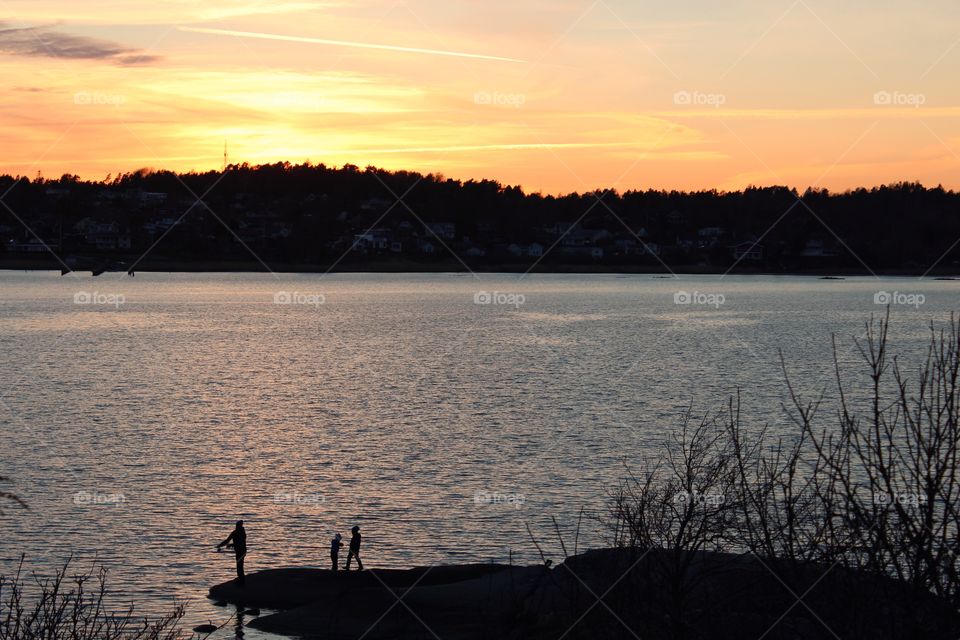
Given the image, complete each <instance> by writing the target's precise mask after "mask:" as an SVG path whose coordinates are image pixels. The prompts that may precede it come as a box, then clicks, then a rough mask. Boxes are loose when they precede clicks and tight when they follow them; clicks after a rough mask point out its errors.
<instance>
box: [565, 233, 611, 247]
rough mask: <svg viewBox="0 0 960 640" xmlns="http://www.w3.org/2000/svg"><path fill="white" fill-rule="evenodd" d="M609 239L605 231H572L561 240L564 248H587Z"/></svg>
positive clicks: (608, 234)
mask: <svg viewBox="0 0 960 640" xmlns="http://www.w3.org/2000/svg"><path fill="white" fill-rule="evenodd" d="M609 237H610V232H609V231H607V230H606V229H574V230H573V231H571V232H570V233H568V234H567V235H565V236H564V237H563V240H561V244H563V246H565V247H589V246H592V245H594V244H595V243H597V242H599V241H600V240H605V239H607V238H609Z"/></svg>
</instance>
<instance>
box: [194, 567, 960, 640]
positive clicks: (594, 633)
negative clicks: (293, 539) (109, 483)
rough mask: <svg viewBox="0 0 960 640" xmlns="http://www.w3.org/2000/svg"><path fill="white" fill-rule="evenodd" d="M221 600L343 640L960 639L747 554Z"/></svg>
mask: <svg viewBox="0 0 960 640" xmlns="http://www.w3.org/2000/svg"><path fill="white" fill-rule="evenodd" d="M210 598H212V599H214V600H215V601H218V602H221V603H230V604H234V605H237V606H238V607H248V608H260V607H263V608H268V609H277V610H279V611H278V612H277V613H271V614H267V615H263V616H260V617H256V618H254V619H253V620H252V621H251V622H250V623H249V625H248V626H250V627H251V628H255V629H260V630H263V631H268V632H271V633H277V634H281V635H286V636H291V637H301V638H327V639H337V640H340V639H343V640H346V639H348V638H349V639H354V640H355V639H357V638H361V637H363V638H369V639H371V640H375V639H384V640H385V639H387V638H394V639H413V638H435V637H439V638H442V639H443V640H468V639H469V640H473V639H480V638H516V639H517V640H519V639H521V638H554V639H556V638H558V637H561V636H564V637H566V638H595V637H605V638H636V637H642V638H644V639H647V638H679V637H683V638H690V639H700V638H703V639H707V638H716V639H720V640H726V639H730V640H733V639H734V638H745V637H760V636H764V637H765V638H768V639H783V640H786V639H791V640H806V639H808V638H809V639H814V638H816V639H820V638H833V637H836V636H839V637H842V638H844V639H845V640H852V639H856V638H870V639H871V640H876V639H878V638H900V637H918V638H920V637H923V638H940V637H944V638H945V637H955V634H956V633H957V632H958V631H960V614H958V612H956V611H954V610H952V609H951V608H950V607H949V606H947V605H946V604H945V603H944V602H943V601H941V600H940V599H938V598H936V597H935V596H933V595H932V594H929V593H921V594H917V593H916V592H914V591H912V590H911V589H909V588H908V587H907V586H906V585H903V584H901V583H898V582H896V581H893V580H889V579H887V578H878V577H876V576H866V575H857V574H851V573H849V572H845V571H843V570H841V569H839V568H831V567H820V566H804V567H796V566H792V567H791V566H785V565H783V564H782V563H777V562H774V561H770V560H766V561H765V560H761V559H760V558H757V557H756V556H753V555H749V554H748V555H733V554H720V553H696V554H676V553H673V552H667V551H662V550H656V551H650V552H644V551H642V550H638V549H608V550H597V551H589V552H586V553H583V554H580V555H578V556H573V557H570V558H568V559H567V560H566V561H564V562H563V563H561V564H559V565H557V566H556V567H552V568H551V567H547V566H527V567H520V566H508V565H497V564H487V565H479V564H473V565H453V566H438V567H418V568H413V569H407V570H399V569H373V570H367V571H364V572H351V573H346V572H339V573H336V574H335V573H333V572H331V571H328V570H322V569H309V568H285V569H269V570H265V571H260V572H257V573H254V574H251V575H249V576H248V578H247V583H246V585H244V586H243V587H239V586H237V585H235V584H234V583H233V582H232V581H231V582H225V583H222V584H218V585H216V586H214V587H212V588H211V589H210ZM918 634H919V635H918ZM949 634H954V635H952V636H951V635H949Z"/></svg>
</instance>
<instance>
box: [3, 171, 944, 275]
mask: <svg viewBox="0 0 960 640" xmlns="http://www.w3.org/2000/svg"><path fill="white" fill-rule="evenodd" d="M0 193H6V196H5V197H4V199H3V202H4V203H5V204H6V205H7V206H8V207H9V210H7V208H6V207H4V208H0V240H2V241H3V242H4V245H5V247H6V248H7V251H6V253H7V254H8V255H9V254H11V253H23V252H24V251H29V250H31V249H33V248H34V247H31V246H30V242H31V241H32V240H35V238H34V237H33V236H34V235H36V236H38V237H39V238H40V239H41V240H42V241H43V242H44V243H46V244H48V245H50V246H51V247H55V248H57V249H58V250H59V251H60V252H61V253H65V254H69V253H71V252H75V253H91V252H94V251H100V252H104V253H112V254H129V255H139V254H140V253H142V252H143V251H145V250H146V249H147V248H148V247H150V246H152V245H154V244H156V247H155V249H154V250H153V255H155V256H176V257H178V258H179V259H182V260H187V261H189V260H191V259H197V260H200V259H203V260H209V259H251V255H250V253H251V252H255V253H256V254H257V255H259V256H262V257H263V258H264V259H267V260H272V261H275V262H278V263H301V264H328V263H331V262H333V261H334V260H337V259H339V258H341V257H342V258H343V259H344V260H345V261H346V263H347V264H351V263H357V262H378V261H389V260H401V259H402V260H413V261H422V262H430V261H448V262H450V261H453V255H452V254H456V256H457V258H458V259H459V260H462V261H463V262H465V263H467V264H479V265H483V264H496V263H500V264H504V263H517V264H529V263H532V262H533V261H534V260H533V259H531V258H537V262H541V263H543V265H545V266H547V267H549V265H551V264H556V263H577V262H584V263H598V264H609V265H613V266H618V265H619V266H629V265H638V266H644V265H646V266H649V267H652V268H657V269H663V268H666V267H665V266H664V265H667V266H669V267H671V268H672V267H674V266H677V267H681V266H684V265H692V266H700V267H703V268H706V269H727V268H730V267H731V266H735V267H736V268H738V269H753V270H765V271H794V270H805V269H817V268H822V269H831V268H846V269H857V270H863V271H866V270H867V269H870V270H881V269H886V270H893V269H904V270H912V271H921V272H922V271H925V270H926V269H928V268H929V267H931V266H934V265H937V266H939V267H940V268H941V269H942V270H950V269H951V268H954V269H955V268H956V267H957V266H958V265H960V248H958V247H957V246H955V243H956V241H957V240H958V239H960V194H958V193H957V192H955V191H952V190H946V189H944V188H943V187H941V186H937V187H933V188H927V187H924V186H923V185H921V184H919V183H912V182H903V183H898V184H893V185H887V186H880V187H874V188H870V189H867V188H860V189H855V190H850V191H844V192H842V193H834V192H830V191H828V190H826V189H808V190H807V191H805V192H803V193H800V192H798V191H797V190H796V189H792V188H788V187H783V186H768V187H748V188H746V189H743V190H742V191H717V190H705V191H693V192H683V191H664V190H652V189H648V190H629V191H623V192H619V191H616V190H609V191H591V192H586V193H569V194H566V195H559V196H554V195H544V194H542V193H528V192H525V191H524V190H523V189H521V188H520V187H517V186H507V185H503V184H501V183H500V182H497V181H494V180H467V181H463V180H455V179H451V178H446V177H444V176H443V175H440V174H426V175H424V174H421V173H416V172H410V171H386V170H381V169H378V168H375V167H367V168H360V167H357V166H354V165H349V164H348V165H345V166H343V167H329V166H326V165H324V164H310V163H306V164H298V165H294V164H290V163H286V162H282V163H275V164H268V165H259V166H250V165H247V164H241V165H231V166H229V167H228V168H227V170H226V171H224V172H221V171H207V172H202V173H196V172H189V173H179V174H178V173H174V172H171V171H163V170H149V169H141V170H138V171H135V172H132V173H122V174H118V175H116V176H115V177H112V176H107V178H106V179H104V180H101V181H87V180H81V179H80V178H79V177H77V176H74V175H64V176H62V177H60V178H57V179H44V178H42V177H40V176H37V177H35V178H33V179H30V178H27V177H19V176H10V175H5V176H0ZM401 198H402V200H401ZM173 222H178V223H179V224H177V225H175V226H174V225H173V224H172V223H173ZM95 223H100V224H101V225H110V224H113V230H112V231H111V233H113V234H114V235H115V236H116V238H115V239H113V240H111V239H110V238H109V237H108V236H107V235H106V234H107V233H108V231H109V230H108V231H103V229H100V231H99V232H97V231H90V230H89V228H90V226H91V225H92V224H95ZM436 223H446V224H448V225H449V227H448V228H449V229H451V230H452V231H451V233H450V234H449V235H447V236H443V235H441V234H438V233H436V232H435V231H434V230H432V229H430V228H428V226H429V225H432V224H436ZM26 227H29V228H30V231H29V232H28V231H27V229H26ZM172 227H173V228H172ZM374 230H376V231H377V233H378V234H379V235H377V236H376V237H368V238H365V239H364V238H360V239H358V238H359V237H360V236H363V234H366V233H368V232H370V231H374ZM97 233H100V236H97ZM571 234H574V235H571ZM576 234H579V235H576ZM161 236H162V237H163V241H162V242H159V243H156V241H157V239H158V238H160V237H161ZM580 236H582V238H581V237H580ZM101 238H102V240H103V241H102V242H100V239H101ZM571 238H576V242H571ZM754 247H755V249H753V248H754ZM540 253H542V254H543V255H542V256H541V255H540ZM459 260H458V261H459Z"/></svg>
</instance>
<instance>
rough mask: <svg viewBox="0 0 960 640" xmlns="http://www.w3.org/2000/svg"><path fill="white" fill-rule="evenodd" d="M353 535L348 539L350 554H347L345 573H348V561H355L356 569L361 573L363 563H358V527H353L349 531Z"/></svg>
mask: <svg viewBox="0 0 960 640" xmlns="http://www.w3.org/2000/svg"><path fill="white" fill-rule="evenodd" d="M350 531H351V532H353V535H352V536H351V537H350V552H349V553H347V571H350V560H351V559H353V558H356V559H357V568H358V569H359V570H360V571H363V563H362V562H360V527H357V526H355V527H354V528H353V529H351V530H350Z"/></svg>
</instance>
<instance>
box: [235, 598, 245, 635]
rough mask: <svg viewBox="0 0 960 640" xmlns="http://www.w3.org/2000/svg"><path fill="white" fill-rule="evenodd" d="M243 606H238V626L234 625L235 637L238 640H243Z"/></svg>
mask: <svg viewBox="0 0 960 640" xmlns="http://www.w3.org/2000/svg"><path fill="white" fill-rule="evenodd" d="M243 611H244V609H243V606H242V605H239V604H238V605H237V624H236V625H234V635H235V636H236V638H237V640H243Z"/></svg>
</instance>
